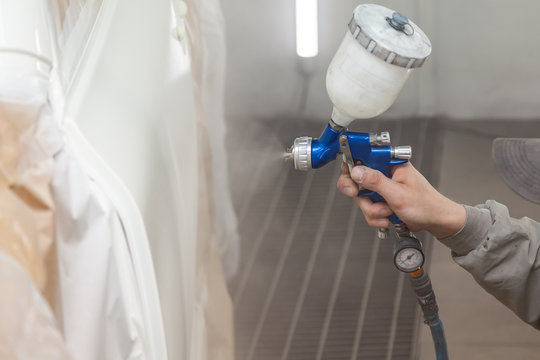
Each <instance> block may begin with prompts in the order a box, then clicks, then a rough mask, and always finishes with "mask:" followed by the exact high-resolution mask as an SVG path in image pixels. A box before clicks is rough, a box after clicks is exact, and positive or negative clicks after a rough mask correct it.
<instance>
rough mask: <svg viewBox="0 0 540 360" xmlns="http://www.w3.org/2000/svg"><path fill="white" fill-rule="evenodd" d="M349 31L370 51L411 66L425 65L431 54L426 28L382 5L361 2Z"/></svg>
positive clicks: (382, 57) (384, 58)
mask: <svg viewBox="0 0 540 360" xmlns="http://www.w3.org/2000/svg"><path fill="white" fill-rule="evenodd" d="M349 30H350V32H351V34H352V35H353V37H354V38H355V39H356V40H357V41H358V42H359V43H360V45H362V47H364V48H365V49H366V50H367V51H369V52H370V53H372V54H373V55H375V56H377V57H379V58H380V59H382V60H384V61H386V62H388V63H390V64H393V65H397V66H401V67H404V68H407V69H410V68H417V67H420V66H422V65H423V63H424V61H425V59H426V58H427V57H428V56H429V54H430V53H431V42H430V41H429V38H428V37H427V36H426V34H424V32H423V31H422V29H420V28H419V27H418V26H417V25H416V24H415V23H413V22H412V21H411V20H409V19H408V18H407V17H405V16H404V15H402V14H400V13H398V12H396V11H393V10H391V9H388V8H386V7H384V6H381V5H375V4H361V5H358V6H357V7H356V9H355V10H354V14H353V17H352V19H351V22H350V23H349Z"/></svg>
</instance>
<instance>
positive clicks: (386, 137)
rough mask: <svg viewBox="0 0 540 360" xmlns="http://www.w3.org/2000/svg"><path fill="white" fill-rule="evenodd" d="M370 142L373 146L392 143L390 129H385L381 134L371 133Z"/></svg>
mask: <svg viewBox="0 0 540 360" xmlns="http://www.w3.org/2000/svg"><path fill="white" fill-rule="evenodd" d="M369 144H370V145H371V146H388V145H390V133H389V132H388V131H383V132H381V133H380V134H374V133H372V134H369Z"/></svg>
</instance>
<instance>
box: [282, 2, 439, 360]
mask: <svg viewBox="0 0 540 360" xmlns="http://www.w3.org/2000/svg"><path fill="white" fill-rule="evenodd" d="M430 53H431V43H430V41H429V39H428V38H427V36H426V35H425V34H424V32H422V30H421V29H420V28H419V27H418V26H417V25H416V24H414V23H413V22H412V21H410V20H409V19H407V18H406V17H405V16H403V15H402V14H400V13H398V12H394V11H392V10H390V9H388V8H386V7H383V6H379V5H373V4H362V5H359V6H358V7H357V8H356V9H355V10H354V13H353V16H352V19H351V21H350V22H349V24H348V30H347V32H346V34H345V38H344V39H343V41H342V43H341V45H340V47H339V49H338V51H337V52H336V54H335V55H334V58H333V59H332V62H331V63H330V66H329V68H328V72H327V76H326V87H327V91H328V95H329V97H330V99H331V100H332V103H333V105H334V108H333V111H332V116H331V120H330V121H329V123H328V125H326V127H325V129H324V130H323V132H322V134H321V135H320V136H319V138H311V137H307V136H304V137H299V138H297V139H295V140H294V143H293V145H292V146H291V147H290V148H289V149H287V155H286V157H287V159H288V160H290V161H292V162H294V167H295V168H296V169H297V170H304V171H307V170H311V169H318V168H320V167H322V166H324V165H326V164H327V163H329V162H331V161H333V160H335V159H336V158H337V157H338V155H341V156H342V158H343V161H344V162H345V163H346V164H347V165H348V167H349V170H352V168H353V167H354V166H355V165H358V164H362V165H365V166H367V167H370V168H373V169H376V170H379V171H380V172H381V173H383V174H384V175H386V176H387V177H390V169H391V168H392V167H393V166H396V165H400V164H404V163H406V162H407V161H409V159H410V158H411V156H412V150H411V147H410V146H395V147H394V146H391V142H390V134H389V133H388V132H381V133H379V134H376V133H363V132H353V131H349V130H348V129H347V126H348V125H349V124H350V123H351V122H352V121H353V120H355V119H367V118H371V117H375V116H377V115H379V114H381V113H383V112H384V111H386V110H387V109H388V108H389V107H390V106H391V105H392V103H393V102H394V101H395V99H396V97H397V96H398V94H399V92H400V91H401V89H402V87H403V85H404V84H405V82H406V81H407V79H408V77H409V75H410V74H411V72H412V71H413V70H414V69H415V68H419V67H421V66H422V65H423V63H424V61H425V59H426V58H427V57H428V56H429V54H430ZM358 196H367V197H369V198H370V199H371V200H373V201H374V202H382V201H385V200H384V198H383V197H382V196H381V195H380V194H378V193H376V192H372V191H369V190H366V189H359V192H358ZM389 220H390V221H391V222H392V224H393V225H394V229H395V232H396V235H397V240H396V243H395V246H394V264H395V266H396V267H397V268H398V269H399V270H400V271H403V272H405V273H408V274H409V275H410V276H409V279H410V283H411V286H412V288H413V290H414V292H415V294H416V297H417V299H418V302H419V304H420V307H421V308H422V311H423V313H424V322H425V323H426V324H427V325H429V326H430V329H431V333H432V336H433V340H434V343H435V351H436V355H437V359H438V360H444V359H448V353H447V349H446V341H445V338H444V331H443V328H442V323H441V321H440V319H439V316H438V307H437V303H436V299H435V294H434V292H433V289H432V287H431V281H430V279H429V277H428V275H427V273H426V272H425V271H424V270H423V268H422V266H423V264H424V253H423V248H422V244H421V242H420V240H419V239H418V238H417V237H416V236H415V235H414V234H413V233H412V232H411V231H409V229H408V228H407V226H406V224H405V223H403V221H401V219H399V218H398V217H397V216H396V215H395V214H392V215H391V216H390V217H389ZM388 234H389V231H388V229H379V230H378V236H379V238H380V239H386V238H388Z"/></svg>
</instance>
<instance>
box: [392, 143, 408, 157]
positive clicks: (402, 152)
mask: <svg viewBox="0 0 540 360" xmlns="http://www.w3.org/2000/svg"><path fill="white" fill-rule="evenodd" d="M391 151H392V157H393V158H394V159H404V160H409V159H410V158H411V157H412V148H411V147H410V146H396V147H392V150H391Z"/></svg>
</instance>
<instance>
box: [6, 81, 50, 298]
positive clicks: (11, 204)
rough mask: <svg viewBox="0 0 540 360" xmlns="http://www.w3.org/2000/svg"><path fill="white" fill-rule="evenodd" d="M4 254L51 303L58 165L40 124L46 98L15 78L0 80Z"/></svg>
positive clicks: (35, 89) (35, 88) (32, 87)
mask: <svg viewBox="0 0 540 360" xmlns="http://www.w3.org/2000/svg"><path fill="white" fill-rule="evenodd" d="M0 84H1V85H0V86H1V88H0V249H2V250H3V251H5V252H6V253H7V254H9V255H11V256H12V257H13V258H14V259H15V260H17V261H18V262H19V263H20V264H21V266H22V267H23V268H24V269H25V270H26V271H27V273H28V274H29V276H30V277H31V278H32V280H33V281H34V283H35V285H36V287H37V289H38V290H39V291H40V292H42V293H43V294H46V296H47V298H48V300H49V301H51V300H52V295H53V293H54V285H55V284H54V283H55V280H56V276H55V273H56V258H55V255H56V254H55V247H54V203H53V196H52V193H51V190H50V187H49V185H50V182H51V179H52V177H53V173H54V161H53V159H52V155H51V154H50V153H49V152H48V151H47V146H48V144H47V143H46V142H45V141H44V139H43V137H42V136H41V135H43V132H44V131H45V130H44V129H43V126H42V124H41V123H38V121H37V119H38V117H39V114H40V112H41V110H42V108H43V103H44V96H43V94H42V93H41V92H40V90H39V88H37V87H35V86H33V85H32V84H30V83H24V82H23V83H21V81H20V80H18V79H17V78H16V77H14V76H9V75H4V76H1V77H0Z"/></svg>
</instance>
